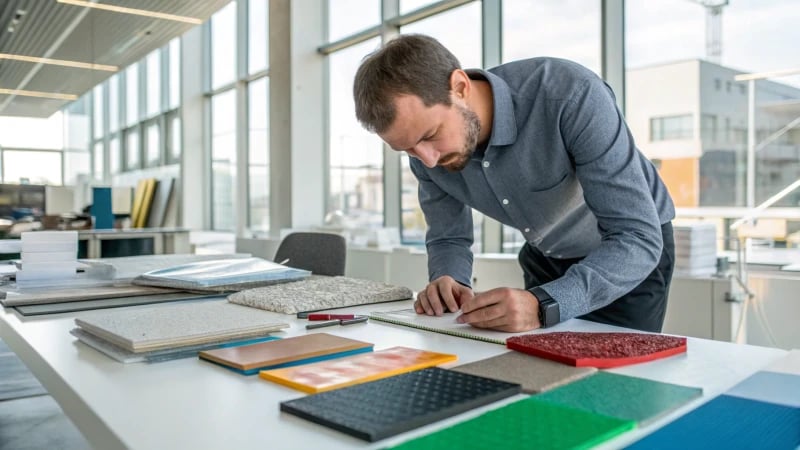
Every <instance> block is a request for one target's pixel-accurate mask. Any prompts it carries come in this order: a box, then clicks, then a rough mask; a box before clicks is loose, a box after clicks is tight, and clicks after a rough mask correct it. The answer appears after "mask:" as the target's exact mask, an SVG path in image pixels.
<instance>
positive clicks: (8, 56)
mask: <svg viewBox="0 0 800 450" xmlns="http://www.w3.org/2000/svg"><path fill="white" fill-rule="evenodd" d="M0 59H10V60H13V61H24V62H30V63H42V64H52V65H55V66H66V67H76V68H78V69H92V70H105V71H108V72H116V71H117V70H119V67H117V66H109V65H106V64H93V63H85V62H80V61H69V60H66V59H52V58H39V57H36V56H25V55H12V54H10V53H0Z"/></svg>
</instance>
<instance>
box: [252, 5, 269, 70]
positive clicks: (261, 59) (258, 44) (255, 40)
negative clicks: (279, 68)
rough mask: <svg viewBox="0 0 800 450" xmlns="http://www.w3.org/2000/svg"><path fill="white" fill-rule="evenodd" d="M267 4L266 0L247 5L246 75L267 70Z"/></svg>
mask: <svg viewBox="0 0 800 450" xmlns="http://www.w3.org/2000/svg"><path fill="white" fill-rule="evenodd" d="M268 10H269V3H268V1H267V0H250V2H249V3H248V10H247V16H248V24H247V34H248V35H249V39H248V45H247V67H248V69H249V70H248V73H255V72H258V71H260V70H264V69H266V68H267V65H268V63H269V20H268V17H267V16H268Z"/></svg>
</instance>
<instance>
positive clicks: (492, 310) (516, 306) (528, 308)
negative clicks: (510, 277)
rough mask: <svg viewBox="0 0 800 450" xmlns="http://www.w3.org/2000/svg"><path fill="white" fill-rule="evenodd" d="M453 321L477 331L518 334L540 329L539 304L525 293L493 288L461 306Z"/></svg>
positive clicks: (522, 290) (530, 295)
mask: <svg viewBox="0 0 800 450" xmlns="http://www.w3.org/2000/svg"><path fill="white" fill-rule="evenodd" d="M461 313H462V314H461V315H460V316H458V318H457V319H456V320H457V321H458V322H460V323H468V324H470V325H472V326H473V327H476V328H491V329H494V330H500V331H508V332H519V331H528V330H533V329H536V328H539V327H541V323H540V322H539V301H538V300H537V299H536V297H535V296H534V295H533V294H531V293H530V292H529V291H526V290H524V289H512V288H495V289H491V290H488V291H486V292H481V293H479V294H475V295H474V296H473V297H472V298H471V299H469V300H467V301H464V302H461Z"/></svg>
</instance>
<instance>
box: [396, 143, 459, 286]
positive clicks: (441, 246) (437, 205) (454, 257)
mask: <svg viewBox="0 0 800 450" xmlns="http://www.w3.org/2000/svg"><path fill="white" fill-rule="evenodd" d="M410 166H411V171H412V172H413V173H414V175H415V176H416V177H417V180H418V181H419V205H420V207H421V208H422V212H423V213H424V214H425V221H426V222H427V223H428V231H427V233H426V235H425V247H426V248H427V251H428V279H429V281H433V280H435V279H437V278H439V277H441V276H443V275H450V276H451V277H453V279H454V280H456V281H457V282H459V283H461V284H463V285H464V286H472V282H471V281H472V250H470V247H471V246H472V243H473V241H474V236H473V230H472V211H471V210H470V208H469V207H468V206H467V205H465V204H464V203H463V202H461V201H460V200H458V199H456V198H454V197H452V196H450V195H449V194H447V193H445V192H444V191H443V190H442V189H441V188H439V186H437V185H436V183H434V182H433V180H431V179H430V177H429V176H428V174H427V173H426V171H427V168H425V166H424V165H423V164H422V163H421V162H420V161H419V160H417V159H415V158H411V159H410Z"/></svg>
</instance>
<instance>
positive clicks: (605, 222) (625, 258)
mask: <svg viewBox="0 0 800 450" xmlns="http://www.w3.org/2000/svg"><path fill="white" fill-rule="evenodd" d="M559 126H560V130H561V134H562V137H563V139H564V144H565V146H566V148H567V149H568V152H569V153H570V157H571V159H572V160H573V161H574V164H575V171H576V175H577V177H578V180H579V181H580V183H581V187H582V188H583V195H584V199H585V200H586V204H587V206H588V207H589V209H590V210H591V211H592V212H593V213H594V215H595V216H596V218H597V223H598V228H599V232H600V235H601V242H600V245H599V246H598V247H597V248H595V249H594V250H593V251H591V252H590V253H589V254H588V255H587V256H586V257H585V258H584V259H583V260H582V261H581V262H580V263H578V264H575V265H573V266H571V267H570V268H569V269H568V270H567V272H566V273H565V274H564V276H562V277H561V278H558V279H556V280H554V281H552V282H549V283H545V284H543V285H542V286H541V287H542V288H543V289H544V290H545V291H546V292H547V293H548V294H550V296H552V297H553V299H555V300H556V301H558V303H559V305H560V307H561V312H562V314H561V319H562V320H565V319H568V318H571V317H575V316H578V315H581V314H585V313H588V312H590V311H593V310H595V309H598V308H601V307H603V306H606V305H608V304H609V303H611V302H613V301H614V300H616V299H617V298H619V297H622V296H623V295H625V294H627V293H628V292H630V291H631V290H633V288H635V287H636V286H637V285H638V284H640V283H641V282H642V281H643V280H644V279H645V278H647V276H648V275H649V274H650V272H652V271H653V269H654V268H655V267H656V265H657V264H658V261H659V259H660V257H661V250H662V246H663V242H662V240H663V238H662V235H661V224H660V220H659V216H658V212H657V209H656V205H655V202H654V200H653V194H652V193H651V192H650V188H649V187H648V182H647V180H646V178H645V165H646V164H649V161H647V160H646V159H645V158H644V157H643V156H642V155H641V154H640V153H639V150H638V149H637V148H636V145H635V144H634V142H633V137H632V136H631V134H630V131H629V130H628V127H627V125H626V124H625V121H624V119H623V117H622V114H621V113H620V111H619V110H618V109H617V106H616V103H615V100H614V94H613V93H612V91H611V88H609V87H608V86H607V85H606V84H605V83H604V82H603V81H602V80H601V79H599V78H595V79H588V80H586V81H585V82H584V84H583V85H581V86H580V87H579V88H578V89H576V91H575V92H574V93H573V95H572V96H571V98H570V99H569V101H568V102H567V103H566V104H565V105H564V107H563V110H562V113H561V120H560V125H559Z"/></svg>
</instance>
